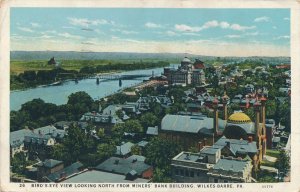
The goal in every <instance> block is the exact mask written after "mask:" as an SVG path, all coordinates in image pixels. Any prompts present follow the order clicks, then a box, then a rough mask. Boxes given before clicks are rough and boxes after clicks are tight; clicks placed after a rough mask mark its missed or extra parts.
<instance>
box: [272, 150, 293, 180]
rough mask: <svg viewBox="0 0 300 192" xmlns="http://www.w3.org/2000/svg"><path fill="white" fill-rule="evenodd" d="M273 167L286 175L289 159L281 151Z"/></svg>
mask: <svg viewBox="0 0 300 192" xmlns="http://www.w3.org/2000/svg"><path fill="white" fill-rule="evenodd" d="M275 167H276V168H277V169H278V171H279V172H282V173H283V174H284V175H286V174H287V173H288V171H289V169H290V158H289V156H288V155H287V154H286V153H285V151H284V150H281V151H280V153H279V156H278V158H277V160H276V162H275Z"/></svg>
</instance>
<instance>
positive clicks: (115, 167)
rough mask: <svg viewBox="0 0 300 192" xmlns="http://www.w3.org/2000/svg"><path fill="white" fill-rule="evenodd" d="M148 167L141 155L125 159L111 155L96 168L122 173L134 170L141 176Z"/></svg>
mask: <svg viewBox="0 0 300 192" xmlns="http://www.w3.org/2000/svg"><path fill="white" fill-rule="evenodd" d="M150 168H151V166H150V165H148V164H146V163H144V158H142V157H129V158H127V159H123V158H118V157H111V158H109V159H107V160H106V161H104V162H103V163H101V164H99V165H98V166H97V167H96V169H97V170H101V171H107V172H112V173H118V174H122V175H126V174H128V173H130V172H131V171H135V172H136V174H137V175H139V176H141V175H142V173H143V172H144V171H146V170H148V169H150Z"/></svg>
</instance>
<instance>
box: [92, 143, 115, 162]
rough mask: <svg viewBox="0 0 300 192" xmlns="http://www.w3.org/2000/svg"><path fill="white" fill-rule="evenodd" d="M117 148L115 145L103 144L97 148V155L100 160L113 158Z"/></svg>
mask: <svg viewBox="0 0 300 192" xmlns="http://www.w3.org/2000/svg"><path fill="white" fill-rule="evenodd" d="M116 149H117V148H116V146H115V145H113V144H107V143H102V144H99V145H98V146H97V154H98V157H99V158H100V159H106V158H108V157H111V156H112V155H113V154H115V152H116Z"/></svg>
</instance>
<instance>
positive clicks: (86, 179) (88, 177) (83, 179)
mask: <svg viewBox="0 0 300 192" xmlns="http://www.w3.org/2000/svg"><path fill="white" fill-rule="evenodd" d="M149 181H150V180H148V179H142V178H137V179H135V180H133V181H131V180H126V179H125V175H119V174H115V173H108V172H104V171H97V170H89V171H86V172H83V173H81V174H78V175H76V176H74V177H70V178H68V179H66V180H64V181H62V183H148V182H149Z"/></svg>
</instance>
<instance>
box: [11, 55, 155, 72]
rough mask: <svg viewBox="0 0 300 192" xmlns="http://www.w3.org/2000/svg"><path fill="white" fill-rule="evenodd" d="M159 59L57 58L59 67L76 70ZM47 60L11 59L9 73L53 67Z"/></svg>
mask: <svg viewBox="0 0 300 192" xmlns="http://www.w3.org/2000/svg"><path fill="white" fill-rule="evenodd" d="M158 61H160V60H155V59H143V60H131V59H124V60H58V61H57V62H59V63H60V65H61V67H62V68H64V69H65V70H76V71H79V70H80V69H81V68H82V67H85V66H89V67H95V66H99V65H109V64H135V63H140V62H145V63H146V62H158ZM47 62H48V61H47V60H32V61H28V60H12V61H11V62H10V73H11V74H15V75H17V74H20V73H23V72H24V71H29V70H32V71H38V70H51V69H54V65H48V63H47Z"/></svg>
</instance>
